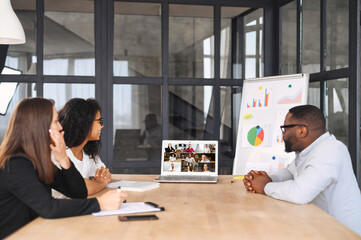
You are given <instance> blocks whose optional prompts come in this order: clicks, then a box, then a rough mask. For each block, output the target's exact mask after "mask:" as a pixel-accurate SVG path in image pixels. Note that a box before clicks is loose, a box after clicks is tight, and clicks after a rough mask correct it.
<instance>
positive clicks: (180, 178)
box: [155, 175, 218, 183]
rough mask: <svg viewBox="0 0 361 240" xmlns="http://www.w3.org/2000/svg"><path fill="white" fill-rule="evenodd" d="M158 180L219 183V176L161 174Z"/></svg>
mask: <svg viewBox="0 0 361 240" xmlns="http://www.w3.org/2000/svg"><path fill="white" fill-rule="evenodd" d="M155 181H157V182H174V183H217V181H218V178H217V177H212V176H179V175H178V176H159V178H156V179H155Z"/></svg>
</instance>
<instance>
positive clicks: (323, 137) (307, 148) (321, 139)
mask: <svg viewBox="0 0 361 240" xmlns="http://www.w3.org/2000/svg"><path fill="white" fill-rule="evenodd" d="M330 136H331V135H330V133H329V132H326V133H324V134H322V135H321V136H319V137H318V138H317V139H316V140H315V141H313V143H311V144H310V145H309V146H308V147H306V148H305V149H303V150H302V151H301V152H296V156H297V157H298V156H300V157H305V156H307V154H308V153H309V152H311V151H312V149H314V148H315V147H316V146H317V145H318V144H319V143H320V142H322V141H323V140H325V139H326V138H329V137H330Z"/></svg>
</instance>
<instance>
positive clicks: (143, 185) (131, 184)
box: [107, 181, 159, 192]
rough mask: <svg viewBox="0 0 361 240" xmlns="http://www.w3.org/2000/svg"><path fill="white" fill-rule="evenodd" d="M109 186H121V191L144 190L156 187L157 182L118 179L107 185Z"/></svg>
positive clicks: (157, 185)
mask: <svg viewBox="0 0 361 240" xmlns="http://www.w3.org/2000/svg"><path fill="white" fill-rule="evenodd" d="M107 187H109V188H117V187H121V188H122V191H123V190H124V191H134V192H144V191H147V190H150V189H154V188H158V187H159V183H157V182H139V181H118V182H112V183H109V184H108V185H107Z"/></svg>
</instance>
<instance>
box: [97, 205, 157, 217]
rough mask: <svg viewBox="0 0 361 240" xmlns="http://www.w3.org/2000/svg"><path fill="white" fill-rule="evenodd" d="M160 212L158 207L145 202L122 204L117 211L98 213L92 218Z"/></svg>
mask: <svg viewBox="0 0 361 240" xmlns="http://www.w3.org/2000/svg"><path fill="white" fill-rule="evenodd" d="M159 211H162V209H161V208H159V207H154V206H152V205H150V204H147V203H145V202H134V203H123V204H122V206H121V207H120V208H119V209H118V210H111V211H100V212H96V213H93V216H96V217H100V216H109V215H121V214H130V213H144V212H159Z"/></svg>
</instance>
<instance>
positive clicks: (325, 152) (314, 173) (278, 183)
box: [264, 132, 361, 236]
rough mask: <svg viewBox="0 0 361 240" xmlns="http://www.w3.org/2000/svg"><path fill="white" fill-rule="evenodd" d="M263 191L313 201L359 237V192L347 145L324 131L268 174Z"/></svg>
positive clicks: (302, 200) (281, 197)
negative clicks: (281, 166) (284, 163)
mask: <svg viewBox="0 0 361 240" xmlns="http://www.w3.org/2000/svg"><path fill="white" fill-rule="evenodd" d="M270 177H271V178H272V181H273V182H270V183H268V184H267V185H266V187H265V189H264V190H265V193H266V194H267V195H269V196H272V197H274V198H277V199H281V200H285V201H289V202H293V203H298V204H306V203H310V202H312V203H314V204H315V205H317V206H318V207H320V208H321V209H323V210H324V211H326V212H327V213H329V214H330V215H331V216H333V217H334V218H336V219H337V220H338V221H340V222H341V223H343V224H345V225H346V226H347V227H349V228H350V229H352V230H353V231H355V232H356V233H358V234H359V235H360V236H361V194H360V189H359V187H358V185H357V181H356V178H355V174H354V172H353V169H352V164H351V158H350V154H349V152H348V149H347V147H346V146H345V145H344V144H343V143H342V142H340V141H338V140H337V139H336V138H335V137H334V136H333V135H330V134H329V133H328V132H327V133H325V134H323V135H322V136H320V137H319V138H318V139H316V140H315V141H314V142H313V143H312V144H311V145H310V146H308V147H307V148H306V149H304V150H303V151H302V152H296V159H295V160H294V161H293V162H292V163H291V164H290V165H288V166H287V167H286V168H284V169H282V170H280V171H278V172H277V173H276V174H274V175H271V176H270Z"/></svg>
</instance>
